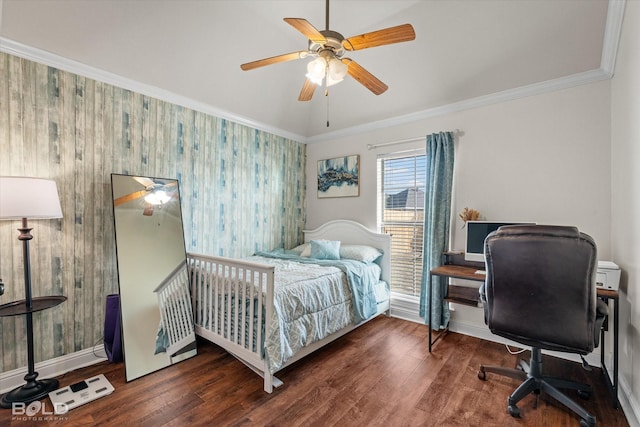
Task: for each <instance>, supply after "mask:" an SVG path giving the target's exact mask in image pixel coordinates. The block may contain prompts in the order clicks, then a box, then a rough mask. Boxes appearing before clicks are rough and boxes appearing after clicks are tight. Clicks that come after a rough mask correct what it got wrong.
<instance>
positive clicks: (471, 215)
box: [458, 208, 480, 228]
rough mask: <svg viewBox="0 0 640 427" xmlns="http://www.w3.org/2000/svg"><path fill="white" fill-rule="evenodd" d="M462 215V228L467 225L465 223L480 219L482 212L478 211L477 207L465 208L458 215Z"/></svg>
mask: <svg viewBox="0 0 640 427" xmlns="http://www.w3.org/2000/svg"><path fill="white" fill-rule="evenodd" d="M458 216H459V217H460V219H461V220H462V222H463V223H464V224H462V228H464V227H465V225H467V221H477V220H479V219H480V212H478V211H477V210H475V209H469V208H464V209H463V210H462V212H460V215H458Z"/></svg>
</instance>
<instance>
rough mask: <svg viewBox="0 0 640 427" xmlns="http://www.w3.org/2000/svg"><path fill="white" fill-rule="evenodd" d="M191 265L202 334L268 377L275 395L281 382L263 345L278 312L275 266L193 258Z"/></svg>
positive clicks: (196, 319) (266, 386) (196, 317)
mask: <svg viewBox="0 0 640 427" xmlns="http://www.w3.org/2000/svg"><path fill="white" fill-rule="evenodd" d="M187 264H188V266H189V276H190V278H191V297H192V299H193V300H192V305H193V311H194V316H193V318H194V322H195V330H196V334H198V335H200V336H202V337H204V338H206V339H208V340H209V341H211V342H213V343H215V344H217V345H219V346H221V347H222V348H224V349H225V350H227V351H228V352H230V353H232V354H234V355H235V356H236V357H238V358H239V359H240V360H241V361H243V362H244V363H245V364H246V365H247V366H249V368H251V369H253V370H254V371H256V372H257V373H258V374H260V375H262V377H263V378H264V390H265V391H266V392H268V393H271V392H272V390H273V386H274V381H277V380H276V379H275V378H274V377H273V376H272V375H271V374H270V373H269V367H268V364H267V361H266V360H265V358H264V354H263V353H264V352H263V342H264V337H265V336H266V334H267V333H268V328H269V322H265V319H271V317H272V313H273V293H274V289H273V288H274V267H272V266H268V265H263V264H258V263H253V262H249V261H244V260H238V259H231V258H226V257H216V256H209V255H201V254H191V253H190V254H187ZM263 325H264V326H263ZM263 328H264V329H263Z"/></svg>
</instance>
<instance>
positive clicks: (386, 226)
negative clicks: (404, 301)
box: [377, 150, 426, 297]
mask: <svg viewBox="0 0 640 427" xmlns="http://www.w3.org/2000/svg"><path fill="white" fill-rule="evenodd" d="M377 169H378V224H379V227H380V230H381V231H382V232H383V233H388V234H390V235H391V236H392V240H391V283H390V284H389V285H390V287H391V290H392V291H393V292H397V293H401V294H404V295H409V296H415V297H417V296H420V287H421V282H422V244H423V228H424V197H425V190H426V159H425V154H424V150H420V151H415V152H410V153H407V152H404V153H401V154H395V155H394V154H393V153H392V154H387V155H383V156H380V157H379V158H378V165H377Z"/></svg>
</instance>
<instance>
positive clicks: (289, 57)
mask: <svg viewBox="0 0 640 427" xmlns="http://www.w3.org/2000/svg"><path fill="white" fill-rule="evenodd" d="M307 54H308V52H307V51H306V50H301V51H298V52H291V53H285V54H284V55H278V56H272V57H271V58H264V59H259V60H257V61H253V62H247V63H246V64H242V65H240V68H242V69H243V70H244V71H249V70H253V69H254V68H258V67H264V66H265V65H271V64H277V63H279V62H287V61H293V60H294V59H300V58H306V57H307Z"/></svg>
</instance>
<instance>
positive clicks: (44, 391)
mask: <svg viewBox="0 0 640 427" xmlns="http://www.w3.org/2000/svg"><path fill="white" fill-rule="evenodd" d="M36 375H37V374H36ZM25 379H26V378H25ZM58 384H59V383H58V380H56V379H46V380H36V379H35V378H34V379H33V380H31V381H29V380H27V383H26V384H25V385H23V386H21V387H18V388H16V389H13V390H11V391H10V392H8V393H7V394H4V395H3V396H2V398H0V408H5V409H9V408H12V407H13V404H14V403H24V404H29V403H31V402H35V401H36V400H41V399H44V398H45V397H47V396H48V395H49V393H51V392H52V391H54V390H56V389H57V388H58Z"/></svg>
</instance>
